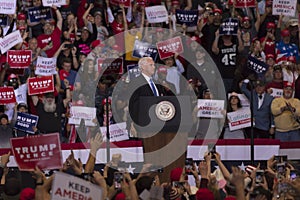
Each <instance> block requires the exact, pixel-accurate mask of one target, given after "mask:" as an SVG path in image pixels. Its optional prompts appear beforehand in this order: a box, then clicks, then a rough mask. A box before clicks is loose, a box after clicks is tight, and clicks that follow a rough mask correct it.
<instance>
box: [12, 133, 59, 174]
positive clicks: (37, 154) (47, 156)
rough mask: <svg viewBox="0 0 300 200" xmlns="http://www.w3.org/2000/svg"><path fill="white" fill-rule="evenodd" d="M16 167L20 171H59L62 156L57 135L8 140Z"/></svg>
mask: <svg viewBox="0 0 300 200" xmlns="http://www.w3.org/2000/svg"><path fill="white" fill-rule="evenodd" d="M10 143H11V147H12V151H13V154H14V157H15V160H16V162H17V164H18V167H19V169H20V170H22V171H32V170H34V168H35V166H38V167H39V168H40V169H43V170H44V169H60V168H61V167H62V163H63V162H62V154H61V146H60V140H59V133H51V134H41V135H34V136H27V137H17V138H11V139H10Z"/></svg>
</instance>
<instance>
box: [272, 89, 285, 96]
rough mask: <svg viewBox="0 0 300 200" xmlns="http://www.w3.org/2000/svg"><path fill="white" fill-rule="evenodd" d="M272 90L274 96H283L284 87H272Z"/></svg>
mask: <svg viewBox="0 0 300 200" xmlns="http://www.w3.org/2000/svg"><path fill="white" fill-rule="evenodd" d="M270 89H271V90H272V93H271V96H273V97H274V98H278V97H282V95H283V89H277V88H270Z"/></svg>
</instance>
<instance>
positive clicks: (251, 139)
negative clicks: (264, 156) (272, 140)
mask: <svg viewBox="0 0 300 200" xmlns="http://www.w3.org/2000/svg"><path fill="white" fill-rule="evenodd" d="M249 83H250V84H249V85H250V91H251V92H250V113H251V126H250V135H251V138H250V156H251V165H254V127H253V99H254V98H253V89H254V87H253V82H252V81H251V80H250V81H249Z"/></svg>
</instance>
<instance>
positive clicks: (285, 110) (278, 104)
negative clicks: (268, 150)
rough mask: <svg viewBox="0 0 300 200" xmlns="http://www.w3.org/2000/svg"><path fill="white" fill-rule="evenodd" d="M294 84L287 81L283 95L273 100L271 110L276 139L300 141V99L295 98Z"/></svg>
mask: <svg viewBox="0 0 300 200" xmlns="http://www.w3.org/2000/svg"><path fill="white" fill-rule="evenodd" d="M293 92H294V89H293V86H292V84H291V83H286V84H285V85H284V88H283V96H282V97H280V98H276V99H274V100H273V102H272V104H271V111H272V114H273V115H274V122H275V128H276V129H275V139H279V140H280V141H299V140H300V133H299V128H300V124H299V115H300V101H299V99H296V98H293Z"/></svg>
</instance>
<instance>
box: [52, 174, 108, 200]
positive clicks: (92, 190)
mask: <svg viewBox="0 0 300 200" xmlns="http://www.w3.org/2000/svg"><path fill="white" fill-rule="evenodd" d="M51 191H52V193H51V200H75V199H78V200H80V199H82V200H94V199H102V188H100V187H99V186H97V185H96V184H93V183H91V182H90V181H86V180H84V179H82V178H78V177H76V176H74V175H70V174H67V173H63V172H55V176H54V180H53V183H52V190H51Z"/></svg>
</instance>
